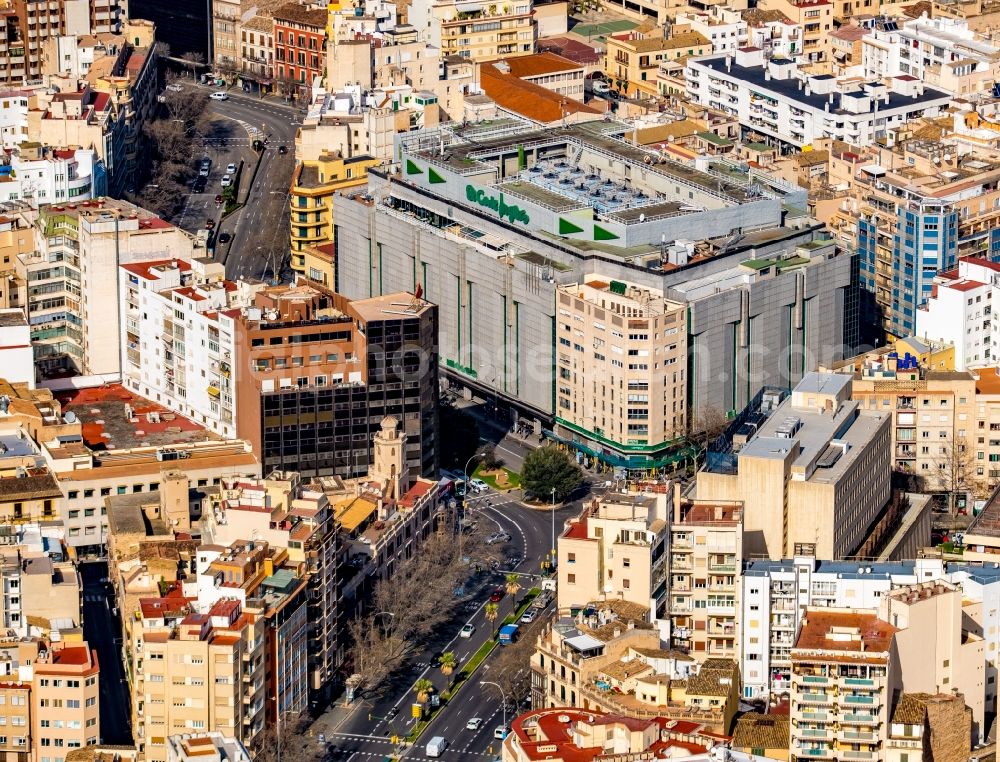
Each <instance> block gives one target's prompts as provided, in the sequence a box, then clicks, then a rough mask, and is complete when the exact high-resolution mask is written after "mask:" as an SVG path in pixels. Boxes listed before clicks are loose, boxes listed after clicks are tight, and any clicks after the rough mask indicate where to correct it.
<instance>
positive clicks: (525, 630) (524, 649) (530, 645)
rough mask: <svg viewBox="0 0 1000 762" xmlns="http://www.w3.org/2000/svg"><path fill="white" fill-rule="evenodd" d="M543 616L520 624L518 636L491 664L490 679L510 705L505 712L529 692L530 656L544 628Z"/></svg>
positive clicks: (512, 708) (514, 709)
mask: <svg viewBox="0 0 1000 762" xmlns="http://www.w3.org/2000/svg"><path fill="white" fill-rule="evenodd" d="M544 623H545V618H544V617H539V618H538V619H536V620H535V621H534V622H531V623H530V624H527V625H525V624H522V625H521V627H520V637H519V638H518V639H517V640H516V641H514V643H513V644H511V645H509V646H504V647H503V648H502V649H500V652H499V654H498V655H497V657H496V660H495V661H494V662H493V666H492V667H491V668H490V674H491V675H493V677H492V678H491V679H493V680H495V681H496V682H497V683H498V684H499V685H500V689H501V690H502V691H503V692H504V695H505V696H506V697H507V700H508V701H510V703H511V705H512V706H509V707H508V712H507V714H508V715H510V714H511V712H512V711H516V709H517V706H518V704H519V703H520V702H521V700H522V699H523V698H524V697H525V696H527V695H528V694H529V693H530V692H531V666H530V665H531V658H532V656H534V654H535V647H536V645H537V642H538V636H539V634H540V633H541V632H542V630H543V629H544Z"/></svg>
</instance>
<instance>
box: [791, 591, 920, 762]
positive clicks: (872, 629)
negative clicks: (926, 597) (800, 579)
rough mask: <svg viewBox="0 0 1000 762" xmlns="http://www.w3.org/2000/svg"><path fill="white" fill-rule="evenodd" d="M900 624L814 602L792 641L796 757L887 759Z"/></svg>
mask: <svg viewBox="0 0 1000 762" xmlns="http://www.w3.org/2000/svg"><path fill="white" fill-rule="evenodd" d="M895 634H896V628H895V627H892V626H891V625H890V624H888V623H886V622H884V621H882V620H881V619H879V618H878V616H877V615H875V614H872V613H868V612H865V613H862V612H859V611H855V610H852V609H833V608H830V609H819V608H813V607H808V608H807V609H806V612H805V617H804V618H803V619H802V624H801V627H800V628H799V632H798V636H797V637H796V640H795V645H794V646H793V648H792V691H791V707H790V709H791V716H792V718H793V720H794V721H793V722H792V727H791V744H790V747H789V752H790V753H789V759H790V760H791V762H806V760H815V759H829V760H833V759H836V760H849V759H857V760H861V759H883V758H884V756H883V755H884V745H885V740H886V737H887V735H888V723H889V717H890V713H891V711H892V705H893V701H894V693H895V691H896V690H897V689H898V688H900V687H901V686H900V676H899V662H898V660H897V658H896V654H895V652H894V650H893V636H894V635H895Z"/></svg>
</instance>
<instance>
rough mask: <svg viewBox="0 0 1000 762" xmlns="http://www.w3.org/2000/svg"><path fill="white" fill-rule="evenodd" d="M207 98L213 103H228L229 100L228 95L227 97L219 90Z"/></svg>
mask: <svg viewBox="0 0 1000 762" xmlns="http://www.w3.org/2000/svg"><path fill="white" fill-rule="evenodd" d="M208 97H209V98H211V99H212V100H213V101H228V100H229V95H227V94H226V93H224V92H222V91H221V90H216V91H215V92H214V93H212V94H211V95H210V96H208Z"/></svg>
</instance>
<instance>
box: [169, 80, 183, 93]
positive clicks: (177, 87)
mask: <svg viewBox="0 0 1000 762" xmlns="http://www.w3.org/2000/svg"><path fill="white" fill-rule="evenodd" d="M167 89H168V90H169V91H170V92H172V93H179V92H180V91H181V90H183V89H184V88H183V87H181V85H180V83H179V82H174V84H172V85H167Z"/></svg>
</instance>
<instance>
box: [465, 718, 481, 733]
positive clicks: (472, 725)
mask: <svg viewBox="0 0 1000 762" xmlns="http://www.w3.org/2000/svg"><path fill="white" fill-rule="evenodd" d="M482 726H483V718H482V717H473V718H472V719H471V720H469V721H468V722H467V723H465V729H466V730H479V728H481V727H482Z"/></svg>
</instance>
